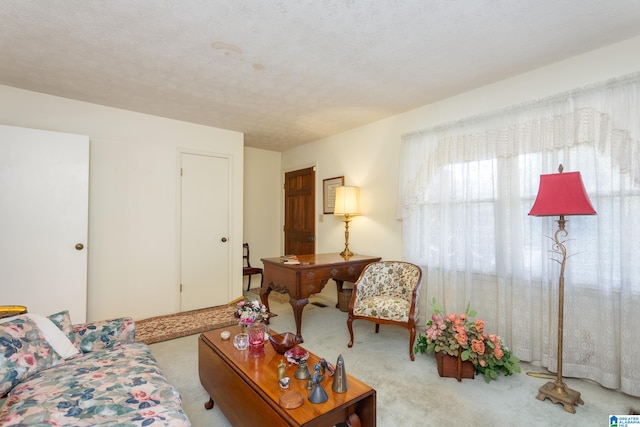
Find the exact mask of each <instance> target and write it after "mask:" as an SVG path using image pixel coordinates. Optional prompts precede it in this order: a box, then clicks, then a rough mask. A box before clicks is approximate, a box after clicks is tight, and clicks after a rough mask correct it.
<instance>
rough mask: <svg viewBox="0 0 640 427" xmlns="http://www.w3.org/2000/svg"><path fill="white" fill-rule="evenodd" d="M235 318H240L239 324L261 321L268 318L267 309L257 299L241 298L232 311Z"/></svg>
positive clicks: (244, 324)
mask: <svg viewBox="0 0 640 427" xmlns="http://www.w3.org/2000/svg"><path fill="white" fill-rule="evenodd" d="M233 315H234V317H235V318H236V319H240V326H249V325H250V324H252V323H254V322H256V321H263V320H267V319H268V318H269V311H268V310H267V307H266V306H265V305H264V304H261V303H260V302H259V301H258V300H253V301H249V300H246V299H245V300H242V301H240V302H238V304H237V305H236V311H235V312H234V313H233Z"/></svg>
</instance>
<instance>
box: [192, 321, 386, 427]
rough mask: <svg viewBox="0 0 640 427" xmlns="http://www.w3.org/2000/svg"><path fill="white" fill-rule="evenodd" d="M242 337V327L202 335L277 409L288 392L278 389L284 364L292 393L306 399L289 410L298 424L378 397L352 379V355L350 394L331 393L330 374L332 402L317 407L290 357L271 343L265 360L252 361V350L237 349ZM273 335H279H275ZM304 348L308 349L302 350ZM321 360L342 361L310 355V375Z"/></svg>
mask: <svg viewBox="0 0 640 427" xmlns="http://www.w3.org/2000/svg"><path fill="white" fill-rule="evenodd" d="M223 330H228V331H230V332H231V337H230V338H229V339H227V340H223V339H222V337H221V336H220V332H222V331H223ZM238 333H240V327H239V326H231V327H227V328H222V329H218V330H214V331H210V332H205V333H203V334H202V339H203V341H204V342H205V343H207V344H208V345H209V346H211V347H212V348H215V349H217V350H218V352H219V354H220V355H221V357H223V358H224V359H226V363H227V364H229V366H231V368H232V369H233V370H234V371H235V372H236V373H237V374H238V375H240V376H241V377H242V378H243V379H244V380H245V381H247V382H248V383H252V384H253V386H255V387H256V388H258V389H260V390H261V392H263V393H265V394H266V396H267V397H268V398H269V400H271V401H272V403H273V405H275V406H279V400H280V396H282V395H283V394H284V393H285V392H286V391H287V390H282V389H281V388H280V387H279V385H278V364H280V362H281V361H282V360H284V361H285V363H286V364H287V368H286V371H287V376H288V377H289V378H290V379H291V384H290V386H289V390H294V391H298V392H299V393H300V394H302V396H303V398H304V403H303V405H302V406H300V407H299V408H295V409H286V411H287V412H289V415H290V416H291V417H293V418H294V419H295V420H296V422H297V423H299V424H301V425H303V424H305V423H307V422H309V421H311V420H313V419H315V418H317V417H319V416H320V415H322V414H325V413H328V412H330V411H332V410H334V409H335V408H337V407H347V406H349V405H352V404H353V403H354V402H356V401H359V400H361V399H362V398H363V397H364V396H367V395H371V394H375V393H376V391H375V390H374V389H372V388H371V387H369V386H368V385H366V384H365V383H363V382H362V381H360V380H358V379H357V378H354V377H353V376H351V375H349V358H348V355H347V356H346V357H345V355H344V354H343V358H344V359H345V370H346V371H347V391H346V392H345V393H340V394H339V393H334V392H333V390H332V389H331V386H332V384H333V377H330V376H329V375H328V373H327V375H326V376H325V379H324V381H323V382H322V387H323V388H324V390H325V392H326V393H327V395H328V396H329V400H328V401H326V402H325V403H321V404H314V403H311V402H309V400H308V399H307V396H308V395H309V393H310V390H307V389H306V386H307V382H308V380H299V379H297V378H295V377H294V373H295V371H296V369H297V367H298V366H297V365H295V364H289V363H288V362H287V360H286V357H285V356H284V355H282V354H278V353H276V352H275V350H274V349H273V347H272V346H271V343H270V342H268V340H267V341H266V342H265V356H263V357H259V358H250V357H249V351H248V350H242V351H240V350H237V349H236V348H235V347H234V346H233V337H234V336H235V335H236V334H238ZM271 333H272V334H276V332H274V331H271ZM301 347H303V348H304V346H301ZM320 357H324V358H325V359H326V360H327V362H329V363H331V364H332V365H335V363H336V360H337V359H338V354H326V355H322V356H317V355H315V354H313V353H311V352H309V359H308V360H307V364H308V366H309V371H310V372H311V374H313V365H314V364H315V363H318V362H319V360H320Z"/></svg>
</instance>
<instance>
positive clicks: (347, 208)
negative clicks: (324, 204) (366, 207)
mask: <svg viewBox="0 0 640 427" xmlns="http://www.w3.org/2000/svg"><path fill="white" fill-rule="evenodd" d="M333 214H334V215H344V251H342V252H340V255H342V256H343V257H350V256H352V255H353V252H351V251H350V250H349V221H351V217H352V216H356V215H360V189H359V188H358V187H347V186H341V187H336V203H335V208H334V211H333Z"/></svg>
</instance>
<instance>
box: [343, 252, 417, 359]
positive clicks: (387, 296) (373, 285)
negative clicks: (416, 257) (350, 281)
mask: <svg viewBox="0 0 640 427" xmlns="http://www.w3.org/2000/svg"><path fill="white" fill-rule="evenodd" d="M421 282H422V270H421V269H420V267H418V266H417V265H415V264H411V263H408V262H403V261H380V262H373V263H371V264H369V265H367V266H366V267H365V268H364V270H363V271H362V273H361V274H360V277H359V278H358V280H357V281H356V283H355V284H354V286H353V293H352V295H351V302H350V303H349V315H348V317H347V328H348V329H349V335H350V337H351V341H349V344H348V347H349V348H351V347H353V326H352V324H353V321H354V320H356V319H364V320H368V321H370V322H374V323H375V324H376V333H378V332H379V330H380V324H392V325H399V326H402V327H404V328H407V329H408V330H409V357H410V358H411V360H412V361H413V360H415V356H414V355H413V344H414V342H415V339H416V318H417V317H418V314H419V313H418V311H419V305H416V303H417V301H418V296H419V293H420V284H421Z"/></svg>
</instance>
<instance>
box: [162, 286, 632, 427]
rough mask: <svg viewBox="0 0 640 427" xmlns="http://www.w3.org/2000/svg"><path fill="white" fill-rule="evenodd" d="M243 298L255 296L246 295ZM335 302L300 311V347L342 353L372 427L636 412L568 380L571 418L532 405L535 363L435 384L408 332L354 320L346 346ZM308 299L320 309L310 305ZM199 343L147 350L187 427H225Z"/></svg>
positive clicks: (574, 422)
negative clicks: (366, 398)
mask: <svg viewBox="0 0 640 427" xmlns="http://www.w3.org/2000/svg"><path fill="white" fill-rule="evenodd" d="M273 294H274V293H272V294H271V295H273ZM245 296H246V297H247V298H250V299H253V297H254V295H252V294H251V293H249V292H247V293H245ZM336 299H337V298H336V291H335V287H333V286H326V287H325V289H324V290H323V292H322V293H321V294H318V295H315V296H313V297H312V301H310V304H308V305H307V306H306V307H305V309H304V315H303V325H302V334H303V336H304V344H303V347H304V348H306V349H307V350H309V351H311V352H313V353H315V354H317V355H319V356H321V357H325V358H326V359H327V360H328V361H331V362H332V363H333V362H334V361H336V359H337V357H338V355H340V354H342V355H343V357H344V361H345V367H346V370H347V373H349V374H351V375H353V376H355V377H356V378H359V379H360V380H362V381H364V382H365V383H366V384H368V385H370V386H371V387H373V388H374V389H376V391H377V397H376V406H377V425H378V426H379V427H396V426H403V427H414V426H415V427H423V426H429V427H430V426H443V425H444V426H449V425H455V426H475V427H494V426H498V425H508V426H518V427H530V426H531V427H548V426H554V427H600V426H608V425H609V422H608V420H609V415H610V414H616V415H624V414H627V413H629V410H630V408H640V403H639V402H640V399H639V398H637V397H633V396H629V395H625V394H623V393H620V392H616V391H613V390H608V389H605V388H603V387H600V386H599V385H597V384H595V383H593V382H591V381H587V380H579V379H575V378H567V379H566V381H567V385H568V386H569V387H571V388H572V389H574V390H578V391H580V392H581V395H582V399H583V400H584V402H585V403H584V405H580V406H579V407H578V408H577V409H576V413H575V414H570V413H568V412H566V411H565V410H563V408H562V405H560V404H553V403H551V402H550V401H549V400H548V399H547V400H546V401H544V402H542V401H539V400H537V399H536V395H537V392H538V388H539V387H540V386H542V385H543V384H544V383H546V382H547V381H548V380H547V379H543V378H536V377H532V376H529V375H527V374H526V373H527V372H530V371H534V372H539V371H544V369H543V368H542V367H540V366H539V365H536V364H528V363H523V364H522V370H523V372H522V373H521V374H516V375H513V376H511V377H502V376H501V377H500V378H499V379H498V380H497V381H492V382H491V383H489V384H486V383H485V382H484V379H483V378H476V379H475V380H468V379H463V380H462V382H460V383H459V382H457V381H456V380H455V379H453V378H441V377H439V376H438V373H437V366H436V360H435V357H434V356H433V355H431V354H420V355H416V360H415V362H412V361H411V360H410V359H409V352H408V339H409V337H408V335H409V334H408V333H407V330H406V329H404V328H401V327H397V326H391V325H383V326H381V327H380V332H379V333H377V334H376V333H375V327H374V326H373V324H371V323H369V322H366V321H355V322H354V324H353V329H354V334H355V337H354V338H355V343H354V345H353V347H352V348H348V347H347V343H348V342H349V332H348V330H347V326H346V320H347V319H346V318H347V313H343V312H341V311H340V310H338V309H337V308H335V304H336V302H337V301H336ZM314 301H317V302H321V303H322V305H324V306H325V307H321V306H320V305H316V304H313V302H314ZM269 302H270V305H271V309H272V311H273V312H274V313H277V314H278V316H277V317H275V318H274V319H273V321H272V322H271V328H272V329H273V330H275V331H278V332H287V331H289V332H291V331H295V321H294V318H293V310H292V309H291V305H290V304H289V303H288V302H285V303H282V302H279V301H277V300H275V298H274V299H272V298H271V296H270V297H269ZM198 337H199V335H191V336H188V337H183V338H179V339H175V340H170V341H166V342H161V343H157V344H153V345H152V346H151V350H152V352H153V355H154V357H155V358H156V359H157V360H158V363H159V365H160V367H161V368H162V371H163V372H164V373H165V374H166V376H167V378H168V379H169V382H171V383H172V384H173V385H175V386H176V387H177V389H178V390H179V392H180V394H181V395H182V402H183V406H184V409H185V411H186V413H187V415H188V416H189V419H190V420H191V422H192V423H193V426H194V427H211V426H214V427H231V423H229V421H228V420H227V419H226V417H225V416H224V414H223V413H222V411H221V410H220V408H219V407H218V405H215V406H214V407H213V409H211V410H206V409H205V408H204V403H205V402H207V401H208V399H209V396H208V395H207V393H206V391H205V390H204V388H203V387H202V385H201V384H200V379H199V374H198ZM288 369H290V370H289V373H290V374H292V373H293V371H292V370H291V369H295V368H288ZM328 387H329V389H330V387H331V386H330V385H328Z"/></svg>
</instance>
